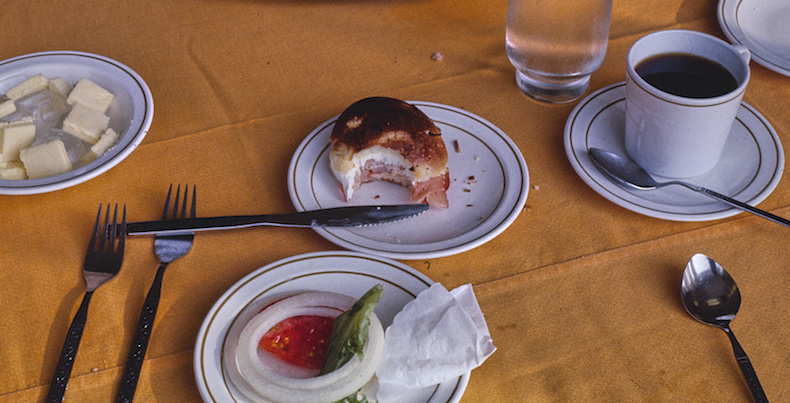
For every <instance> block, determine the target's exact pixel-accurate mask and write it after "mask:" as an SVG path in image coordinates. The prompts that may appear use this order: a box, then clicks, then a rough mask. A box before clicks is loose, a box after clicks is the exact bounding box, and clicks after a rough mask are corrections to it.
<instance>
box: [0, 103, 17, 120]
mask: <svg viewBox="0 0 790 403" xmlns="http://www.w3.org/2000/svg"><path fill="white" fill-rule="evenodd" d="M14 112H16V104H14V100H13V99H7V100H6V101H5V102H2V103H0V118H3V117H6V116H8V115H10V114H12V113H14Z"/></svg>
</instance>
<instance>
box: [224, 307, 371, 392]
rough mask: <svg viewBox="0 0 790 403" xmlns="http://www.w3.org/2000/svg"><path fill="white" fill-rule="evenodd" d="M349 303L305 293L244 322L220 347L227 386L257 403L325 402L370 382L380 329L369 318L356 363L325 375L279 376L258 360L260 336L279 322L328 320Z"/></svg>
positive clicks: (277, 370) (288, 374)
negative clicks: (304, 318)
mask: <svg viewBox="0 0 790 403" xmlns="http://www.w3.org/2000/svg"><path fill="white" fill-rule="evenodd" d="M354 302H356V301H355V300H354V299H353V298H351V297H348V296H346V295H341V294H336V293H332V292H305V293H302V294H297V295H294V296H292V297H288V298H285V299H283V300H280V301H278V302H275V303H274V304H272V305H270V306H269V307H267V308H266V309H264V310H263V311H262V312H260V313H258V314H257V315H255V316H254V317H253V318H252V319H251V320H250V321H249V322H247V324H246V325H245V326H244V328H243V329H242V330H241V333H240V335H239V337H238V341H237V342H235V340H233V339H231V340H229V342H228V343H227V344H226V345H225V349H224V351H223V354H224V357H225V360H224V361H225V367H226V370H227V372H228V375H229V377H230V379H231V381H232V382H233V384H234V385H235V386H236V387H237V388H238V389H239V391H241V392H242V393H243V394H244V395H246V396H247V397H248V398H250V399H252V400H253V401H258V402H277V403H326V402H334V401H337V400H340V399H343V398H344V397H346V396H348V395H351V394H352V393H354V392H356V391H357V390H359V389H360V388H362V387H363V386H364V385H365V384H367V383H368V382H369V381H370V379H371V378H373V376H374V374H375V372H376V369H377V368H378V366H379V363H380V361H381V357H382V355H383V352H384V329H383V327H382V325H381V322H380V321H379V319H378V317H377V316H376V314H375V313H374V314H371V315H370V328H369V330H368V340H367V342H366V343H365V347H364V349H363V355H362V359H361V360H359V359H358V358H356V357H355V358H352V359H351V361H349V362H348V363H346V364H345V365H343V366H342V367H340V368H338V369H337V370H335V371H332V372H330V373H328V374H325V375H320V376H316V377H310V378H303V377H295V376H293V374H290V373H288V372H284V371H281V370H279V369H278V366H277V365H273V363H272V362H271V360H261V359H260V357H259V348H260V347H259V346H258V342H259V341H260V339H261V338H262V337H263V335H264V334H266V332H268V331H269V329H271V328H272V327H274V325H276V324H277V323H279V322H281V321H283V320H285V319H288V318H291V317H294V316H302V315H316V316H325V317H332V318H334V317H337V316H338V315H339V314H340V313H342V312H343V311H346V310H348V309H349V308H351V306H352V305H353V304H354ZM231 333H233V332H231ZM231 333H229V334H231Z"/></svg>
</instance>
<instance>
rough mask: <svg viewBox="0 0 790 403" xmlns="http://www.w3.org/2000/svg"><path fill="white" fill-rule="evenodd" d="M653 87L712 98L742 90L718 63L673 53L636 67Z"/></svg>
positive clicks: (684, 95)
mask: <svg viewBox="0 0 790 403" xmlns="http://www.w3.org/2000/svg"><path fill="white" fill-rule="evenodd" d="M636 73H637V74H639V76H640V77H642V78H643V79H644V80H645V81H647V82H648V83H649V84H650V85H652V86H654V87H656V88H658V89H660V90H662V91H664V92H668V93H670V94H674V95H679V96H682V97H687V98H712V97H718V96H721V95H724V94H727V93H729V92H731V91H733V90H735V89H736V88H738V82H737V81H736V80H735V77H733V75H732V73H730V72H729V71H728V70H727V69H726V68H724V67H723V66H722V65H720V64H719V63H717V62H714V61H712V60H709V59H705V58H702V57H699V56H693V55H687V54H679V53H669V54H664V55H658V56H654V57H651V58H649V59H645V60H644V61H642V62H641V63H639V64H638V65H637V66H636Z"/></svg>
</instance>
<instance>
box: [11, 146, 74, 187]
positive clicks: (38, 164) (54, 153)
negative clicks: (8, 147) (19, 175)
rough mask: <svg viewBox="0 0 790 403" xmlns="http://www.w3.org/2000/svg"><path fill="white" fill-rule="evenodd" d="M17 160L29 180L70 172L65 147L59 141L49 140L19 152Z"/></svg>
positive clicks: (69, 163)
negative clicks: (23, 167)
mask: <svg viewBox="0 0 790 403" xmlns="http://www.w3.org/2000/svg"><path fill="white" fill-rule="evenodd" d="M19 158H20V159H21V160H22V163H23V164H24V165H25V170H26V171H27V177H28V178H30V179H38V178H45V177H47V176H53V175H58V174H62V173H64V172H68V171H70V170H71V161H69V156H68V154H67V153H66V146H64V145H63V142H62V141H60V140H51V141H48V142H46V143H42V144H39V145H36V146H33V147H29V148H25V149H24V150H22V151H20V152H19Z"/></svg>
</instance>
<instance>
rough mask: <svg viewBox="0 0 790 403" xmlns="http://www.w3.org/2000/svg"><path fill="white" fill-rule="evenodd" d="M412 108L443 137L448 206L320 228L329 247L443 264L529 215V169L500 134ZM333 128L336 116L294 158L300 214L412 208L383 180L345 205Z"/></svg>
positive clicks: (434, 107)
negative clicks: (334, 160) (334, 165)
mask: <svg viewBox="0 0 790 403" xmlns="http://www.w3.org/2000/svg"><path fill="white" fill-rule="evenodd" d="M410 103H411V104H413V105H415V106H417V107H418V108H419V109H420V110H422V111H423V112H424V113H425V114H426V115H428V117H430V118H431V119H432V120H433V121H434V123H436V126H438V127H439V128H440V129H441V130H442V138H443V139H444V143H445V146H446V147H447V154H448V169H449V171H450V188H449V189H448V191H447V198H448V199H449V201H450V207H449V208H446V209H440V208H431V209H430V210H428V211H427V212H425V213H423V214H421V215H420V216H418V217H414V218H409V219H406V220H402V221H398V222H391V223H386V224H380V225H374V226H369V227H354V228H318V229H316V232H318V234H320V235H321V236H323V237H324V238H326V239H327V240H329V241H330V242H333V243H334V244H336V245H338V246H341V247H344V248H347V249H351V250H356V251H361V252H369V253H374V254H377V255H380V256H385V257H389V258H393V259H431V258H438V257H443V256H449V255H453V254H456V253H460V252H464V251H467V250H470V249H472V248H475V247H478V246H480V245H482V244H484V243H486V242H488V241H490V240H491V239H493V238H494V237H496V236H497V235H499V234H500V233H501V232H502V231H504V230H505V228H507V227H508V226H509V225H510V224H511V223H512V222H513V221H514V220H515V219H516V217H517V216H518V214H519V213H520V212H521V210H522V209H523V207H524V203H526V200H527V193H528V192H529V173H528V171H527V164H526V163H525V162H524V157H523V156H522V155H521V152H520V151H519V149H518V147H516V145H515V144H514V143H513V141H512V140H511V139H510V138H509V137H508V136H507V135H506V134H505V133H504V132H502V130H500V129H499V128H497V127H496V126H494V125H493V124H491V123H490V122H488V121H487V120H485V119H483V118H481V117H479V116H476V115H474V114H471V113H469V112H467V111H464V110H461V109H458V108H454V107H452V106H447V105H441V104H436V103H431V102H410ZM335 121H337V116H335V117H333V118H332V119H329V120H327V121H326V122H324V123H323V124H322V125H320V126H318V127H317V128H316V129H315V130H313V132H311V133H310V134H309V135H308V136H307V138H305V140H304V141H303V142H302V144H301V145H300V146H299V148H298V149H297V150H296V152H295V153H294V156H293V158H292V159H291V164H290V167H289V168H288V192H289V193H290V195H291V201H293V204H294V206H295V207H296V209H297V210H299V211H304V210H314V209H321V208H329V207H339V206H344V205H349V204H352V205H372V204H400V203H408V202H409V197H410V193H409V191H408V190H407V189H406V188H404V187H402V186H398V185H395V184H392V183H389V182H383V181H375V182H370V183H366V184H363V185H362V186H361V187H360V188H359V190H357V191H356V192H354V197H353V198H352V200H351V201H350V202H348V203H347V202H346V201H344V199H343V193H342V190H341V188H340V183H339V182H338V181H337V180H336V179H335V177H334V176H333V175H332V172H331V170H330V169H329V135H330V134H331V133H332V128H333V127H334V125H335ZM456 142H457V143H458V152H456V148H455V146H454V144H455V143H456Z"/></svg>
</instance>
